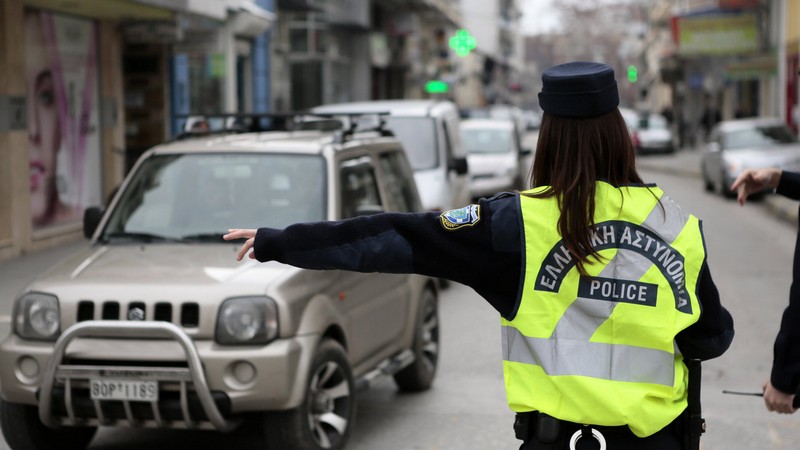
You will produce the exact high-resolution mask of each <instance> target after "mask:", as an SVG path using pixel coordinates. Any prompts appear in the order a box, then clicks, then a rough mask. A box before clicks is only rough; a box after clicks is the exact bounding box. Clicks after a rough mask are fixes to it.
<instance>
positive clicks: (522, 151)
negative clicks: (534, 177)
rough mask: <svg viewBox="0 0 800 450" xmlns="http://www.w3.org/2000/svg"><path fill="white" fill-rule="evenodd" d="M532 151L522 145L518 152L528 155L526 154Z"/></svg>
mask: <svg viewBox="0 0 800 450" xmlns="http://www.w3.org/2000/svg"><path fill="white" fill-rule="evenodd" d="M532 153H533V149H531V148H530V147H522V148H521V149H519V154H520V155H521V156H528V155H530V154H532Z"/></svg>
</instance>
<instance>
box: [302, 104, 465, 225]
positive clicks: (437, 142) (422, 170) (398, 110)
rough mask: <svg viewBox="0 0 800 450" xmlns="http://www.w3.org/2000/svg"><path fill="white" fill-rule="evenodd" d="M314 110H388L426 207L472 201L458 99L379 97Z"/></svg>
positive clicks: (440, 207) (455, 205)
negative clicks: (380, 98) (375, 99)
mask: <svg viewBox="0 0 800 450" xmlns="http://www.w3.org/2000/svg"><path fill="white" fill-rule="evenodd" d="M311 112H312V113H318V114H343V115H347V114H354V113H356V114H357V113H373V114H374V113H384V114H386V116H385V117H384V120H385V121H386V127H387V128H388V129H389V130H391V131H392V133H394V134H395V135H396V136H397V138H398V139H399V140H400V141H401V142H402V144H403V147H404V148H405V150H406V152H407V153H408V159H409V162H410V163H411V167H412V168H413V169H414V178H415V180H416V184H417V187H418V188H419V191H420V197H421V199H422V206H423V207H424V208H425V209H428V210H443V211H446V210H450V209H455V208H460V207H462V206H464V205H466V204H467V203H469V201H470V194H469V166H468V163H467V152H466V150H465V149H464V146H463V145H462V143H461V137H460V131H459V123H460V116H459V112H458V108H457V107H456V105H455V104H454V103H453V102H451V101H446V100H378V101H366V102H352V103H338V104H329V105H322V106H318V107H315V108H312V110H311Z"/></svg>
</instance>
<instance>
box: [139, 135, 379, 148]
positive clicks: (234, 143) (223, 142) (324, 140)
mask: <svg viewBox="0 0 800 450" xmlns="http://www.w3.org/2000/svg"><path fill="white" fill-rule="evenodd" d="M367 133H368V132H365V133H363V134H361V135H360V136H359V139H357V140H349V141H346V142H344V143H343V144H341V145H333V144H334V133H332V132H324V131H288V132H283V131H268V132H261V133H242V134H226V135H218V136H203V137H197V138H189V139H184V140H180V141H174V142H169V143H165V144H161V145H158V146H156V147H153V149H152V150H151V151H152V152H153V153H156V154H170V153H215V152H261V153H263V152H276V153H284V152H287V151H288V152H292V153H307V154H321V153H322V152H323V151H324V149H325V148H326V147H328V146H332V147H333V148H347V147H349V145H348V144H349V143H351V142H358V143H360V144H361V145H363V144H369V143H376V142H387V141H388V140H391V139H393V138H385V137H383V138H381V137H378V136H376V135H369V134H367Z"/></svg>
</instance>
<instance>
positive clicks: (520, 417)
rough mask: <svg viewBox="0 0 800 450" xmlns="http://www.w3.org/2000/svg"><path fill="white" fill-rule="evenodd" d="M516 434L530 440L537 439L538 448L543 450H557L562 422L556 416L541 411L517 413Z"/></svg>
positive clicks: (519, 437) (524, 440)
mask: <svg viewBox="0 0 800 450" xmlns="http://www.w3.org/2000/svg"><path fill="white" fill-rule="evenodd" d="M514 436H516V438H517V439H519V440H521V441H523V442H528V441H531V440H532V441H535V442H536V443H538V444H544V445H537V446H536V448H538V449H542V450H549V449H552V450H555V449H556V448H559V447H558V445H557V444H559V442H558V440H559V438H560V436H561V422H560V421H559V420H558V419H556V418H555V417H552V416H548V415H547V414H542V413H539V412H528V413H517V415H516V417H515V418H514Z"/></svg>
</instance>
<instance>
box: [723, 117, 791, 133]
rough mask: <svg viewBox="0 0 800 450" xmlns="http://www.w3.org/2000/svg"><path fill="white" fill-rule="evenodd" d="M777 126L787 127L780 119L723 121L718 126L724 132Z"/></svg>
mask: <svg viewBox="0 0 800 450" xmlns="http://www.w3.org/2000/svg"><path fill="white" fill-rule="evenodd" d="M775 125H786V123H785V122H784V121H783V120H781V119H780V118H778V117H750V118H746V119H735V120H723V121H722V122H720V123H719V124H718V126H719V128H720V130H722V131H731V130H739V129H743V128H753V127H758V126H775Z"/></svg>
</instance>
